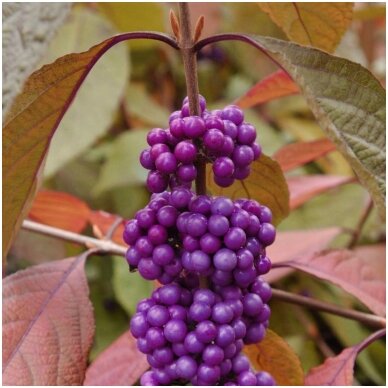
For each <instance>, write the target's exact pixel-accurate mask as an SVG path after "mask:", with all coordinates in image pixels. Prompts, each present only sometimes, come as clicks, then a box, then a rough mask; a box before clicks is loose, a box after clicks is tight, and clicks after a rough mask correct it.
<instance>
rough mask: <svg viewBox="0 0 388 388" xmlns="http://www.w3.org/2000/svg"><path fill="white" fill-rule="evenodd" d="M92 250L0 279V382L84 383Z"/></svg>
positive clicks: (90, 321)
mask: <svg viewBox="0 0 388 388" xmlns="http://www.w3.org/2000/svg"><path fill="white" fill-rule="evenodd" d="M90 252H91V251H87V252H85V253H84V254H82V255H80V256H78V257H74V258H70V259H65V260H60V261H55V262H51V263H47V264H41V265H38V266H34V267H30V268H29V269H26V270H23V271H19V272H16V273H15V274H13V275H10V276H8V277H6V278H5V279H4V282H3V384H5V385H80V384H82V382H83V380H84V374H85V370H86V366H87V359H88V353H89V350H90V347H91V345H92V341H93V333H94V319H93V311H92V306H91V303H90V301H89V298H88V293H89V291H88V285H87V282H86V278H85V273H84V263H85V259H86V257H87V256H88V255H89V254H90Z"/></svg>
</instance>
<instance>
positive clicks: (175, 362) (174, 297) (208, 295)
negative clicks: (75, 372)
mask: <svg viewBox="0 0 388 388" xmlns="http://www.w3.org/2000/svg"><path fill="white" fill-rule="evenodd" d="M199 100H200V114H199V115H198V116H192V115H190V111H191V109H190V106H189V101H188V99H187V98H186V99H185V100H184V101H183V105H182V108H181V110H179V111H176V112H173V113H172V114H171V116H170V120H169V127H168V128H167V129H163V128H154V129H152V130H151V131H150V132H149V133H148V135H147V143H148V145H149V147H148V148H147V149H146V150H143V151H142V152H141V155H140V163H141V165H142V166H143V167H144V168H146V169H147V170H148V171H149V172H148V176H147V181H146V184H147V187H148V189H149V191H150V192H152V193H154V194H153V195H152V196H151V200H150V202H149V204H148V205H147V206H146V207H145V208H144V209H141V210H139V211H138V212H137V213H136V215H135V218H134V219H133V220H130V221H128V222H127V223H126V225H125V228H124V233H123V238H124V241H125V242H126V243H127V244H128V245H129V248H128V251H127V253H126V260H127V262H128V264H129V266H130V269H131V271H133V270H136V269H137V270H138V271H139V274H140V275H141V276H142V277H143V278H145V279H147V280H152V281H153V280H158V281H159V283H160V284H162V286H160V287H159V288H157V289H155V290H154V291H153V293H152V296H151V297H150V298H147V299H145V300H142V301H140V302H139V304H138V307H137V311H136V313H135V314H134V315H133V317H132V319H131V323H130V330H131V332H132V335H133V336H134V337H135V338H136V341H137V348H138V349H139V351H141V352H142V353H144V354H146V356H147V360H148V362H149V364H150V366H151V370H150V371H148V372H146V373H144V375H143V376H142V378H141V380H140V382H141V384H142V385H170V386H171V385H177V384H178V385H179V384H183V385H187V384H191V385H239V386H255V385H274V384H275V382H274V380H273V378H272V377H271V376H270V375H269V374H268V373H265V372H259V373H254V372H253V371H252V370H251V369H250V365H249V362H248V360H247V358H246V357H245V356H244V355H243V354H242V349H243V346H244V344H253V343H257V342H259V341H261V340H262V339H263V337H264V335H265V331H266V328H267V327H268V320H269V318H270V315H271V310H270V308H269V305H268V302H269V300H270V298H271V288H270V286H269V285H268V284H267V283H266V282H265V281H264V280H263V279H262V278H261V275H263V274H265V273H267V272H268V271H269V270H270V268H271V262H270V260H269V258H268V256H267V254H266V247H267V246H269V245H271V244H272V243H273V242H274V240H275V237H276V231H275V228H274V227H273V225H272V224H271V221H272V214H271V211H270V210H269V209H268V208H267V207H265V206H263V205H260V204H259V203H257V202H256V201H252V200H245V199H238V200H236V201H232V200H231V199H229V198H226V197H222V196H220V197H209V196H206V195H200V196H196V195H195V194H194V193H193V192H192V191H191V185H192V183H193V182H194V180H195V179H196V177H197V168H196V165H197V162H198V161H199V160H200V159H201V158H202V160H206V163H211V164H212V170H213V178H214V181H215V183H216V184H218V185H219V186H222V187H228V186H230V185H232V184H233V183H234V182H235V180H236V179H237V180H243V179H246V178H248V177H249V174H250V172H251V170H252V167H253V168H255V167H254V166H252V163H253V162H254V161H255V160H257V159H258V158H259V157H260V155H261V152H262V151H261V146H260V144H258V143H257V134H256V128H255V127H254V126H253V125H251V124H249V123H247V122H246V121H244V114H243V112H242V111H241V109H240V108H239V107H237V106H234V105H229V106H227V107H225V108H224V109H218V110H215V111H209V110H207V108H206V101H205V99H204V98H203V97H202V96H200V97H199ZM168 188H170V189H171V191H170V192H169V191H166V190H167V189H168ZM200 278H201V280H200ZM204 281H205V282H206V283H207V288H205V289H202V288H199V286H200V284H203V282H204Z"/></svg>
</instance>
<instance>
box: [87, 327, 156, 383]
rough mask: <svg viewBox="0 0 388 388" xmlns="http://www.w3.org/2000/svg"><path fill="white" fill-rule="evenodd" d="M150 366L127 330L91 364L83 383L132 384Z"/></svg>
mask: <svg viewBox="0 0 388 388" xmlns="http://www.w3.org/2000/svg"><path fill="white" fill-rule="evenodd" d="M148 368H149V364H148V362H147V359H146V357H145V355H144V354H143V353H140V352H139V350H138V349H137V346H136V340H135V339H134V338H133V337H132V335H131V334H130V332H129V331H127V332H125V333H124V334H122V335H121V336H120V337H119V338H118V339H117V340H116V341H115V342H113V343H112V345H110V346H109V347H108V348H107V349H106V350H104V351H103V352H102V353H101V354H100V355H99V356H98V357H97V359H96V360H95V361H94V362H93V363H92V364H91V365H90V366H89V368H88V369H87V370H86V377H85V381H84V383H83V385H105V386H116V385H126V386H132V385H135V383H136V381H137V380H138V379H139V378H140V376H141V375H142V374H143V373H144V372H145V371H146V370H147V369H148Z"/></svg>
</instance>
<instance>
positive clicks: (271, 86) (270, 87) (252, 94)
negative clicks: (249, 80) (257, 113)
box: [236, 70, 299, 108]
mask: <svg viewBox="0 0 388 388" xmlns="http://www.w3.org/2000/svg"><path fill="white" fill-rule="evenodd" d="M296 93H299V88H298V86H297V85H296V84H295V82H294V81H293V80H292V78H291V77H290V76H289V75H288V74H287V73H286V72H285V71H284V70H278V71H276V72H275V73H273V74H270V75H269V76H268V77H266V78H264V79H263V80H261V81H260V82H258V83H257V84H256V85H255V86H253V87H252V88H251V89H249V90H248V91H247V92H246V93H245V94H244V95H243V96H242V97H240V98H239V99H238V100H237V101H236V104H237V105H238V106H240V107H241V108H250V107H252V106H254V105H258V104H262V103H264V102H268V101H271V100H274V99H275V98H279V97H284V96H289V95H291V94H296Z"/></svg>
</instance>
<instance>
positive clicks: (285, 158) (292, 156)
mask: <svg viewBox="0 0 388 388" xmlns="http://www.w3.org/2000/svg"><path fill="white" fill-rule="evenodd" d="M334 150H335V145H334V143H332V142H331V141H330V140H329V139H319V140H312V141H305V142H303V141H301V142H296V143H292V144H287V145H285V146H284V147H282V148H280V150H278V151H277V152H276V153H275V155H274V156H273V158H274V159H275V160H276V161H277V162H278V163H279V164H280V167H281V168H282V170H283V171H284V172H286V171H289V170H292V169H293V168H295V167H299V166H302V165H304V164H306V163H309V162H311V161H313V160H316V159H318V158H320V157H322V156H324V155H326V154H327V153H329V152H331V151H334Z"/></svg>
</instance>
